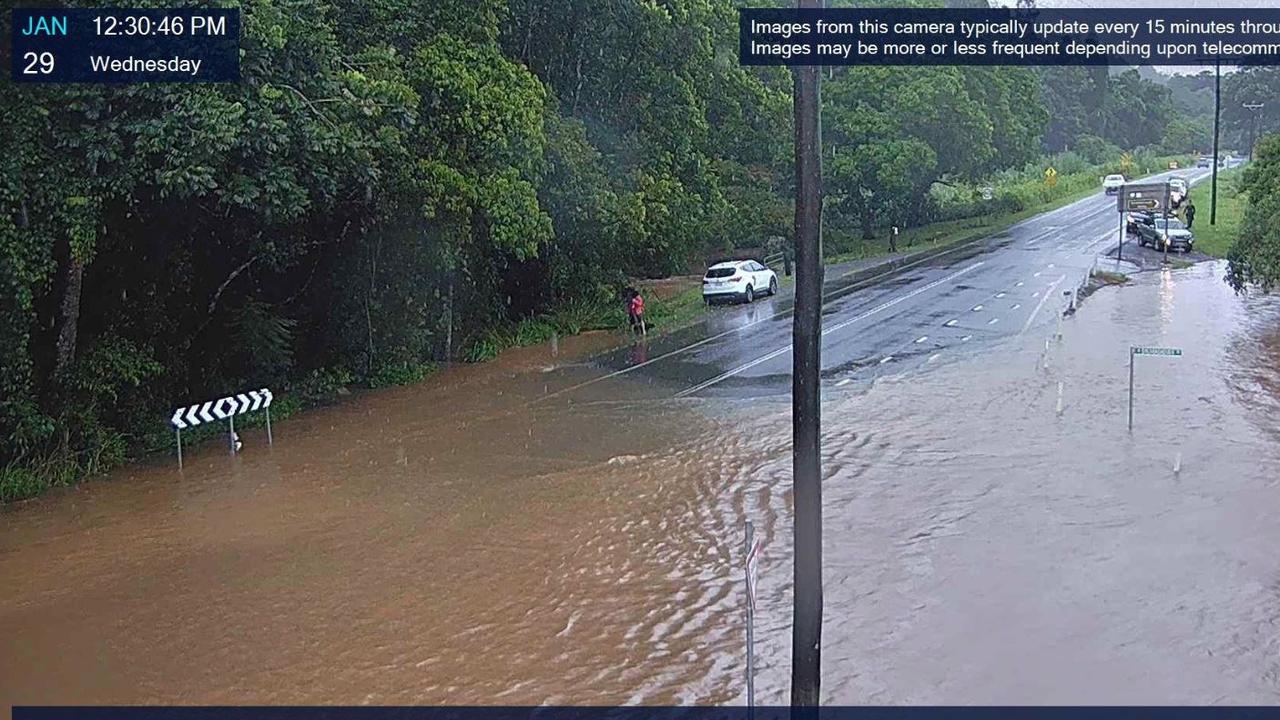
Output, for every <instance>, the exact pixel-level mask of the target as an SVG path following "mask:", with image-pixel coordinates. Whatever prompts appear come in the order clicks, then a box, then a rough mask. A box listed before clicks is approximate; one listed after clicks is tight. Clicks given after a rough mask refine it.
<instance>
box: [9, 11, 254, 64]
mask: <svg viewBox="0 0 1280 720" xmlns="http://www.w3.org/2000/svg"><path fill="white" fill-rule="evenodd" d="M9 19H10V22H11V23H12V25H11V28H10V31H11V33H12V47H13V52H12V63H13V65H12V68H11V77H12V78H13V81H14V82H17V83H134V82H197V83H200V82H204V83H210V82H212V83H218V82H239V81H240V11H239V10H238V9H222V8H202V9H153V8H147V9H127V8H103V9H92V10H86V9H68V8H19V9H16V10H13V11H12V12H11V13H10V18H9Z"/></svg>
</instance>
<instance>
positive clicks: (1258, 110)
mask: <svg viewBox="0 0 1280 720" xmlns="http://www.w3.org/2000/svg"><path fill="white" fill-rule="evenodd" d="M1244 107H1245V109H1246V110H1252V111H1253V119H1252V121H1251V122H1250V123H1249V162H1253V147H1254V146H1255V145H1257V144H1258V118H1259V117H1260V116H1261V115H1262V108H1263V104H1262V103H1245V104H1244Z"/></svg>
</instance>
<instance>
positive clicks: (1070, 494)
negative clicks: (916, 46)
mask: <svg viewBox="0 0 1280 720" xmlns="http://www.w3.org/2000/svg"><path fill="white" fill-rule="evenodd" d="M1221 274H1222V268H1221V267H1220V266H1213V265H1204V266H1198V267H1196V268H1193V269H1188V270H1181V271H1174V272H1172V273H1148V274H1144V275H1142V276H1141V277H1139V278H1137V279H1136V280H1135V282H1134V283H1132V284H1131V285H1130V286H1129V287H1124V288H1106V289H1103V290H1101V291H1100V292H1098V293H1097V294H1096V295H1094V296H1093V297H1091V298H1090V299H1089V300H1088V301H1087V302H1086V304H1085V305H1084V307H1083V308H1082V310H1081V311H1080V312H1079V313H1078V314H1077V315H1076V316H1074V317H1072V318H1070V319H1068V320H1066V321H1065V322H1064V324H1063V339H1062V341H1061V342H1053V341H1050V342H1049V344H1048V345H1047V346H1046V337H1045V335H1044V334H1043V333H1041V334H1039V335H1037V334H1035V333H1034V332H1033V333H1028V334H1027V335H1026V336H1023V337H1022V338H1019V339H1017V340H1015V341H1011V342H1009V343H1007V344H1005V345H1001V346H991V347H983V348H977V349H975V350H974V351H973V352H971V353H969V354H966V355H960V354H957V355H955V356H954V357H951V358H946V359H944V360H943V362H940V363H937V364H936V365H934V366H931V367H930V369H928V370H921V371H912V372H910V373H909V374H907V375H904V376H890V377H887V378H882V379H880V380H878V381H876V382H875V383H873V384H869V385H867V386H862V387H860V386H859V385H857V384H854V385H849V386H847V387H844V388H829V389H828V390H827V391H826V392H827V395H826V398H827V403H826V417H825V428H824V434H825V446H824V447H825V454H826V471H827V477H828V480H827V482H826V485H825V503H824V505H825V514H826V515H825V538H826V548H825V578H826V622H825V630H824V633H825V634H824V642H823V646H824V657H823V661H824V674H825V679H824V695H825V699H826V700H828V701H832V702H843V703H867V702H874V703H1130V702H1136V703H1211V702H1224V703H1271V702H1275V701H1276V700H1277V699H1280V687H1278V685H1277V683H1278V682H1280V630H1278V629H1277V625H1276V620H1277V618H1278V617H1280V553H1278V552H1276V550H1275V548H1276V547H1277V546H1278V545H1280V303H1277V302H1276V301H1274V300H1267V299H1258V298H1238V297H1236V296H1234V295H1233V294H1232V293H1231V291H1230V290H1229V289H1228V288H1227V287H1226V286H1225V285H1224V284H1223V283H1222V282H1221V279H1220V278H1221ZM1130 344H1161V345H1173V346H1178V347H1182V348H1183V349H1184V350H1185V351H1186V354H1185V355H1184V356H1183V357H1182V358H1179V359H1164V358H1142V359H1140V362H1141V365H1140V366H1139V372H1138V383H1137V399H1138V404H1137V410H1136V418H1135V426H1136V427H1135V433H1134V434H1133V435H1132V436H1129V435H1128V434H1127V433H1126V432H1125V396H1126V392H1127V385H1126V383H1127V372H1128V364H1127V363H1128V355H1127V348H1128V346H1129V345H1130ZM579 350H581V348H579ZM536 352H540V353H542V355H540V356H539V355H535V354H531V353H524V354H520V355H515V356H511V357H508V358H504V360H503V361H502V362H500V363H497V364H494V365H490V366H486V367H484V368H466V369H459V370H452V371H449V372H447V373H444V374H442V375H441V376H440V377H438V378H435V379H433V380H432V381H431V382H429V383H427V384H425V385H422V386H419V387H414V388H401V389H397V390H393V391H388V392H380V393H373V394H369V395H365V396H362V397H359V398H357V399H354V400H353V401H352V402H349V403H346V404H344V405H342V406H340V407H334V408H329V409H325V410H320V411H317V412H313V413H309V414H307V415H305V416H303V417H300V418H297V419H294V420H291V421H290V422H288V423H285V424H283V425H281V426H280V427H279V428H278V429H277V435H276V444H275V446H274V448H268V447H265V446H264V444H263V438H261V437H260V436H258V435H256V434H248V436H247V437H246V448H245V452H243V453H242V454H241V455H239V456H238V457H236V458H234V459H232V458H230V457H228V456H227V455H226V454H225V452H224V451H223V450H222V448H221V447H215V445H216V444H213V445H208V446H205V447H202V448H200V449H199V450H198V451H197V452H194V453H192V454H191V455H190V456H189V458H188V463H187V469H186V471H185V472H184V473H182V474H179V473H178V472H177V471H176V469H175V468H174V467H173V466H172V465H170V464H166V463H162V462H157V463H156V464H153V465H150V466H146V467H136V468H131V469H129V470H125V471H122V472H119V473H116V474H115V475H114V476H113V477H111V478H110V479H109V480H106V481H95V482H91V483H89V484H87V485H85V486H83V487H81V488H79V489H75V490H71V491H66V492H57V493H52V494H50V495H48V496H46V497H44V498H42V499H40V500H37V501H35V502H31V503H27V504H25V505H20V506H16V507H11V508H8V509H5V510H3V511H0V578H2V579H3V583H2V584H0V638H3V642H2V643H0V705H4V706H9V705H12V704H41V703H59V704H64V703H96V704H109V703H175V704H176V703H181V704H206V703H267V704H274V703H308V704H309V703H352V704H360V703H375V704H414V703H423V704H426V703H433V704H434V703H456V704H461V703H510V704H538V703H544V702H545V703H565V704H571V703H572V704H576V703H592V704H610V703H628V702H642V703H688V702H700V703H731V702H739V701H740V700H741V698H742V672H743V666H744V661H743V653H742V649H741V645H742V642H743V610H744V602H745V598H744V588H743V585H742V582H741V568H740V560H741V558H740V553H741V540H742V524H743V522H744V521H745V520H748V519H752V520H755V521H756V523H757V526H758V527H759V528H760V529H761V531H762V532H763V534H764V539H765V556H764V559H763V561H762V564H761V568H760V573H761V575H760V593H761V598H760V605H759V608H758V613H757V617H758V622H759V627H758V630H757V639H758V648H757V651H758V655H759V661H758V665H759V672H760V679H759V681H758V683H757V693H758V694H759V695H760V696H761V697H760V698H759V699H760V700H761V701H763V702H781V701H783V700H785V698H786V689H787V673H788V656H789V642H790V641H789V631H790V587H789V586H790V576H791V571H790V567H791V566H790V553H791V546H790V543H791V530H790V523H791V515H790V506H789V495H790V493H789V483H790V456H789V443H790V421H789V408H788V404H787V401H786V398H785V397H783V398H770V399H765V400H760V399H756V400H748V399H743V400H726V399H723V398H716V399H698V398H692V399H683V400H672V399H669V398H668V397H659V396H656V395H655V396H653V397H645V392H646V391H644V390H643V389H642V388H637V387H636V385H639V384H638V383H635V382H634V381H629V380H628V379H627V378H625V377H624V378H620V379H616V380H610V381H606V382H601V383H597V384H594V385H591V386H589V387H588V388H583V389H582V390H580V391H577V392H575V393H572V394H569V395H566V396H565V397H563V398H557V399H555V400H553V401H548V402H543V403H537V404H533V405H530V404H529V403H528V401H529V400H531V399H533V398H536V397H538V396H539V395H541V394H543V393H544V392H546V391H547V389H548V387H547V385H548V382H549V381H548V380H547V378H554V377H555V374H554V373H544V372H541V370H540V368H539V366H540V365H541V364H545V363H547V362H550V360H549V359H548V358H546V357H545V355H546V351H545V350H540V351H536ZM570 354H572V352H570ZM557 361H560V362H563V361H564V357H563V356H562V357H560V358H558V359H557ZM628 383H631V384H630V385H628ZM1060 386H1061V388H1062V395H1061V396H1062V404H1061V411H1059V407H1058V398H1059V390H1058V388H1059V387H1060ZM550 389H551V390H553V391H554V390H555V389H556V388H555V387H554V386H552V387H551V388H550ZM654 392H655V393H656V392H657V391H656V390H655V391H654ZM619 397H624V398H626V399H622V400H619V399H618V398H619ZM748 402H750V403H752V407H755V408H762V409H763V410H764V412H763V413H761V414H759V415H755V416H749V417H748V419H745V420H744V419H743V413H742V412H739V410H741V408H742V405H743V404H744V403H748Z"/></svg>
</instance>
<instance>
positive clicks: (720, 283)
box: [702, 260, 778, 304]
mask: <svg viewBox="0 0 1280 720" xmlns="http://www.w3.org/2000/svg"><path fill="white" fill-rule="evenodd" d="M777 294H778V274H777V273H775V272H774V271H772V270H770V269H769V268H767V267H765V266H764V265H763V264H762V263H759V262H756V261H755V260H731V261H729V262H722V263H716V264H715V265H712V266H711V267H709V268H707V274H706V275H705V276H704V277H703V278H702V299H703V300H704V301H706V303H707V304H711V303H712V302H716V301H718V300H740V301H742V302H751V301H753V300H755V299H756V298H757V297H759V296H761V295H777Z"/></svg>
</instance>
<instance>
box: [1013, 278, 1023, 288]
mask: <svg viewBox="0 0 1280 720" xmlns="http://www.w3.org/2000/svg"><path fill="white" fill-rule="evenodd" d="M1014 287H1022V281H1021V280H1019V281H1018V283H1017V284H1016V285H1014Z"/></svg>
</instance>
